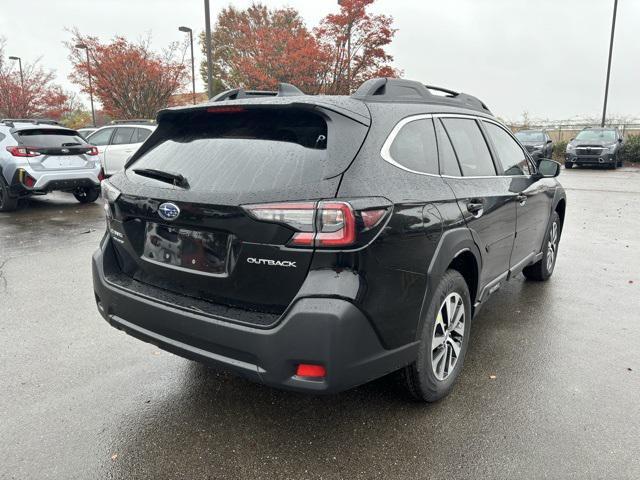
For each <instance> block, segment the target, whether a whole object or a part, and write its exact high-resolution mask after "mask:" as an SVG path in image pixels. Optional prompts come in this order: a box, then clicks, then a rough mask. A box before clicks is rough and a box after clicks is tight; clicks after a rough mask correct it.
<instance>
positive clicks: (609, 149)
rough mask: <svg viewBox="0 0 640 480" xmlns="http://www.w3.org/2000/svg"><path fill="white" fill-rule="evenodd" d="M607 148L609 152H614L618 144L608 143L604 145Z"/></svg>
mask: <svg viewBox="0 0 640 480" xmlns="http://www.w3.org/2000/svg"><path fill="white" fill-rule="evenodd" d="M604 148H605V150H607V151H608V152H609V153H613V152H615V151H616V144H615V143H614V144H613V145H607V146H606V147H604Z"/></svg>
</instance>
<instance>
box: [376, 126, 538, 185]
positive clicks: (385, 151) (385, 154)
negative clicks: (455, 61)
mask: <svg viewBox="0 0 640 480" xmlns="http://www.w3.org/2000/svg"><path fill="white" fill-rule="evenodd" d="M436 118H468V119H472V120H480V121H484V122H489V123H493V124H495V125H497V126H498V127H500V128H502V129H503V130H505V131H506V132H507V133H508V134H509V135H510V136H511V137H512V138H513V139H515V141H516V143H517V144H518V145H520V148H522V150H523V152H524V154H525V156H526V158H527V159H528V160H529V168H530V170H531V171H532V174H535V173H536V171H537V168H536V167H535V162H534V161H533V160H532V158H531V155H529V152H527V150H526V149H525V148H523V147H522V145H521V144H520V142H519V141H518V139H517V138H516V137H515V135H513V133H512V132H510V131H509V129H508V128H507V127H505V125H503V124H502V123H500V122H499V121H497V120H495V119H493V118H490V117H485V116H483V115H472V114H466V113H420V114H417V115H411V116H409V117H405V118H403V119H402V120H400V121H399V122H398V123H396V125H395V126H394V127H393V129H392V130H391V133H390V134H389V136H388V137H387V139H386V140H385V141H384V144H383V145H382V148H381V149H380V156H381V157H382V158H383V159H384V160H385V161H386V162H387V163H390V164H391V165H393V166H394V167H398V168H400V169H402V170H404V171H406V172H410V173H415V174H417V175H425V176H427V177H441V178H465V179H474V178H523V177H524V178H530V177H531V175H532V174H531V175H498V174H497V173H496V174H495V175H485V176H464V175H460V176H458V175H444V174H434V173H426V172H420V171H417V170H412V169H410V168H408V167H405V166H404V165H402V164H400V163H398V162H396V161H395V160H394V159H393V157H392V156H391V153H390V149H391V145H392V144H393V141H394V140H395V139H396V136H397V135H398V132H400V130H401V129H402V127H404V126H405V125H406V124H407V123H411V122H414V121H416V120H424V119H432V120H433V119H436ZM439 156H440V155H439V152H438V157H439ZM438 160H439V159H438Z"/></svg>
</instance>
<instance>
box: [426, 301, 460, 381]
mask: <svg viewBox="0 0 640 480" xmlns="http://www.w3.org/2000/svg"><path fill="white" fill-rule="evenodd" d="M465 320H466V315H465V308H464V301H463V300H462V297H461V296H460V294H458V293H455V292H453V293H450V294H449V295H447V297H446V298H445V299H444V302H442V305H441V306H440V310H438V315H437V316H436V322H435V325H434V327H433V336H432V338H431V368H432V369H433V373H434V375H435V376H436V378H437V379H438V380H445V379H446V378H447V377H448V376H449V375H450V374H451V372H453V370H454V368H455V366H456V364H457V363H458V359H459V358H460V351H461V350H462V342H463V338H464V327H465V323H464V322H465Z"/></svg>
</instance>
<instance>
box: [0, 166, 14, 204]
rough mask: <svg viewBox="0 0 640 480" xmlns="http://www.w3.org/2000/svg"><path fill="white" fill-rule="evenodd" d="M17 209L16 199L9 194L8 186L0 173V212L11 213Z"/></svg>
mask: <svg viewBox="0 0 640 480" xmlns="http://www.w3.org/2000/svg"><path fill="white" fill-rule="evenodd" d="M17 207H18V199H17V198H15V197H12V196H11V195H10V194H9V185H7V182H5V180H4V177H3V176H2V174H1V173H0V212H11V211H13V210H15V209H16V208H17Z"/></svg>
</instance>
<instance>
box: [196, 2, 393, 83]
mask: <svg viewBox="0 0 640 480" xmlns="http://www.w3.org/2000/svg"><path fill="white" fill-rule="evenodd" d="M373 2H374V0H343V2H342V5H341V7H340V12H339V13H337V14H332V15H328V16H327V17H325V18H324V19H323V20H322V22H321V23H320V25H319V26H318V27H317V28H316V29H314V30H313V31H310V30H309V29H308V28H307V26H306V25H305V23H304V21H303V19H302V18H301V17H300V14H299V13H298V12H297V11H296V10H294V9H292V8H281V9H274V10H271V9H269V8H267V7H266V6H264V5H262V4H260V3H254V4H253V5H251V6H250V7H249V8H247V9H246V10H242V9H238V8H235V7H233V6H229V7H227V8H224V9H223V10H222V11H221V12H220V14H219V15H218V19H217V23H216V26H215V28H214V30H213V32H212V40H211V42H212V45H213V49H212V57H213V77H214V79H216V80H217V82H218V83H219V84H218V85H216V89H223V88H232V87H244V88H249V89H269V90H273V89H274V88H275V87H276V85H277V83H278V82H287V83H293V84H294V85H296V86H297V87H299V88H300V89H302V90H303V91H304V92H305V93H309V94H316V93H330V94H331V93H346V92H347V91H349V90H353V89H354V87H355V86H357V85H359V84H360V83H362V82H363V81H364V80H366V79H368V78H372V77H375V76H397V75H398V74H399V72H398V71H397V70H395V69H393V68H392V67H391V65H390V62H391V61H392V60H393V58H392V57H391V56H390V55H389V54H388V53H386V51H385V47H386V46H387V45H388V44H389V43H391V40H392V39H393V36H394V34H395V31H396V30H395V29H394V28H393V27H392V23H393V19H392V18H391V17H389V16H386V15H370V14H369V13H368V12H367V7H368V6H369V5H371V4H372V3H373ZM349 33H351V55H350V58H348V55H347V48H346V45H347V38H348V34H349ZM200 43H201V48H202V53H203V55H204V56H205V57H206V44H205V41H204V35H203V34H202V35H201V36H200ZM349 60H350V61H351V76H350V80H351V82H350V83H351V86H348V85H347V74H346V73H347V65H348V63H347V62H348V61H349ZM206 68H207V67H206V63H203V64H202V66H201V69H200V71H201V74H202V78H203V80H204V81H205V83H206V78H207V70H206Z"/></svg>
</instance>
